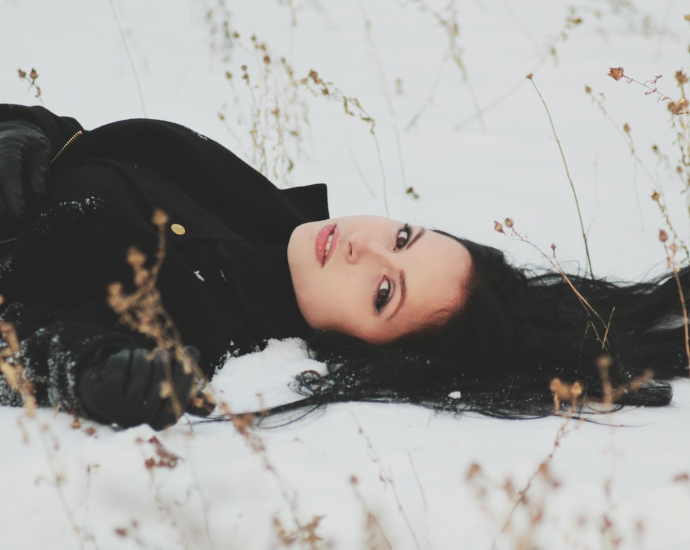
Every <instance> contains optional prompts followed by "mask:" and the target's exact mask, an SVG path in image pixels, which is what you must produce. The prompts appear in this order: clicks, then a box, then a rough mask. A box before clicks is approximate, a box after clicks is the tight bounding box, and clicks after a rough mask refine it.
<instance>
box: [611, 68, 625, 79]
mask: <svg viewBox="0 0 690 550" xmlns="http://www.w3.org/2000/svg"><path fill="white" fill-rule="evenodd" d="M609 76H610V77H611V78H613V79H614V80H620V79H621V78H623V77H624V76H625V73H624V72H623V67H615V68H614V67H611V68H610V70H609Z"/></svg>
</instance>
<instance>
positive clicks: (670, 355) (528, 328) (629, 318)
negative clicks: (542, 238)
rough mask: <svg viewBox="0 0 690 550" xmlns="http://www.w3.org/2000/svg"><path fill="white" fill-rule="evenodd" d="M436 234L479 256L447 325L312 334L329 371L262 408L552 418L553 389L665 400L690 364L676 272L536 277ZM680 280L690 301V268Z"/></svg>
mask: <svg viewBox="0 0 690 550" xmlns="http://www.w3.org/2000/svg"><path fill="white" fill-rule="evenodd" d="M439 233H442V234H444V235H446V236H447V237H449V238H452V239H455V240H456V241H457V242H459V243H460V244H462V245H463V246H465V247H466V248H467V249H468V251H469V252H470V255H471V257H472V263H473V265H472V269H471V274H470V277H469V281H466V282H465V283H464V284H465V288H464V293H465V297H464V300H463V302H462V307H461V308H459V309H458V311H456V312H455V313H454V314H453V315H451V317H450V318H449V320H448V321H447V322H446V323H445V324H443V325H442V326H440V327H431V328H429V329H426V330H421V331H418V332H416V333H413V334H408V335H405V336H403V337H401V338H400V339H398V340H397V341H395V342H393V343H391V344H388V345H385V346H376V345H373V344H369V343H367V342H363V341H362V340H359V339H357V338H353V337H351V336H347V335H344V334H338V333H333V332H324V331H318V332H315V333H314V334H313V336H312V338H311V339H310V340H309V341H308V342H307V347H308V352H309V354H310V356H311V357H312V358H314V359H316V360H318V361H321V362H323V363H324V364H325V365H326V372H325V374H320V373H317V372H315V371H306V372H303V373H301V374H300V375H298V376H297V377H296V378H295V381H294V382H293V384H292V387H293V389H294V390H295V391H296V392H298V393H299V394H301V395H302V396H303V399H300V400H297V401H295V402H293V403H288V404H285V405H281V406H277V407H273V408H271V409H269V410H268V411H264V412H263V413H262V416H264V417H265V416H266V415H275V414H279V413H284V412H289V411H295V410H299V409H301V410H303V411H305V414H308V413H309V412H311V411H312V410H315V409H318V408H320V407H323V406H325V405H327V404H329V403H338V402H348V401H371V402H386V403H414V404H417V405H421V406H424V407H428V408H431V409H436V410H440V411H452V412H455V413H462V412H467V411H472V412H477V413H481V414H484V415H487V416H492V417H499V418H536V417H541V416H547V415H550V414H553V412H554V391H555V390H556V389H557V388H559V387H564V388H568V387H570V385H572V384H574V383H576V382H577V383H579V386H577V387H578V393H577V394H575V395H576V396H577V399H576V400H572V401H571V406H572V405H574V406H575V407H576V410H571V411H570V413H571V414H576V415H579V416H582V415H583V414H585V413H587V412H592V413H593V412H598V411H601V408H598V409H597V408H596V406H595V407H587V406H585V405H586V404H592V403H597V402H613V403H615V404H616V406H617V407H620V406H623V405H641V406H654V407H656V406H664V405H667V404H669V403H670V401H671V397H672V390H671V385H670V384H669V383H668V382H667V381H668V380H670V379H672V378H674V377H676V376H682V375H685V376H687V372H688V362H687V358H686V357H685V336H684V323H683V316H682V307H681V302H680V299H679V292H678V287H677V283H676V281H675V279H674V276H673V274H667V275H665V276H662V277H659V278H657V279H654V280H651V281H647V282H641V283H623V282H613V281H608V280H604V279H596V278H591V277H587V276H582V275H564V274H561V273H557V272H546V273H534V272H531V271H528V270H526V269H520V268H516V267H513V266H512V265H510V263H508V261H507V259H506V257H505V255H504V254H503V252H501V251H500V250H497V249H495V248H493V247H490V246H485V245H481V244H477V243H474V242H472V241H468V240H464V239H461V238H457V237H453V236H452V235H449V234H447V233H443V232H441V231H439ZM678 277H679V280H680V282H681V284H682V287H683V289H685V296H688V297H690V268H685V269H683V270H681V271H680V272H679V273H678ZM571 285H572V286H571ZM574 290H576V291H577V292H575V291H574ZM578 293H579V295H580V296H578ZM581 297H582V298H584V299H585V300H586V301H587V304H589V306H591V310H590V309H588V308H587V307H585V306H584V305H583V302H582V300H581ZM689 301H690V300H689ZM592 310H593V311H594V312H595V313H593V312H592ZM605 320H606V321H605ZM555 379H558V383H557V386H556V387H554V380H555ZM580 388H581V394H580ZM609 410H610V409H609ZM300 417H301V416H300Z"/></svg>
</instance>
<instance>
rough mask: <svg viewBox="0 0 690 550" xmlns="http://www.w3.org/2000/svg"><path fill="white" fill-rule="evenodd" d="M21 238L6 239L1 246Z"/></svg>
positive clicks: (0, 243) (1, 242) (0, 242)
mask: <svg viewBox="0 0 690 550" xmlns="http://www.w3.org/2000/svg"><path fill="white" fill-rule="evenodd" d="M18 238H19V237H12V238H11V239H5V240H4V241H0V246H2V245H3V244H5V243H11V242H12V241H16V240H17V239H18Z"/></svg>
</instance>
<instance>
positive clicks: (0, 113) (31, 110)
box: [0, 104, 84, 158]
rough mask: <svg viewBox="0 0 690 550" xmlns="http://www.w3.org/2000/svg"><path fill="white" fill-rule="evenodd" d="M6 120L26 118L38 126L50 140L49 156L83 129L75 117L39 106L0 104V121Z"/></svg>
mask: <svg viewBox="0 0 690 550" xmlns="http://www.w3.org/2000/svg"><path fill="white" fill-rule="evenodd" d="M7 120H27V121H29V122H32V123H33V124H35V125H36V126H38V127H39V128H40V129H41V130H42V131H43V133H44V134H45V135H46V137H47V138H48V140H49V141H50V149H51V158H53V157H55V155H57V154H58V152H59V151H60V149H62V146H63V145H64V144H65V143H67V141H68V140H69V139H70V138H71V137H72V136H74V135H75V134H76V133H78V132H80V131H83V130H84V129H83V128H82V126H81V124H79V122H77V121H76V120H75V119H73V118H70V117H61V116H57V115H54V114H53V113H51V112H50V111H48V110H47V109H45V108H43V107H39V106H35V107H24V106H22V105H11V104H0V122H4V121H7Z"/></svg>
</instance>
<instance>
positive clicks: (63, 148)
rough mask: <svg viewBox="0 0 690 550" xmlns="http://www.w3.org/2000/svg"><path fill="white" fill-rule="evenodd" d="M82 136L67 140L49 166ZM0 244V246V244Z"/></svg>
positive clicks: (77, 135)
mask: <svg viewBox="0 0 690 550" xmlns="http://www.w3.org/2000/svg"><path fill="white" fill-rule="evenodd" d="M82 135H84V131H83V130H79V131H78V132H77V133H76V134H74V135H73V136H72V137H71V138H69V139H68V140H67V142H66V143H65V144H64V145H63V146H62V149H60V150H59V151H58V153H57V155H55V156H54V157H53V160H51V161H50V164H53V163H54V162H55V161H56V160H57V159H58V157H59V156H60V155H61V154H62V153H63V152H64V151H65V149H67V148H68V147H69V146H70V145H72V143H74V141H75V140H76V139H77V138H78V137H79V136H82ZM0 244H2V243H0Z"/></svg>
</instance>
